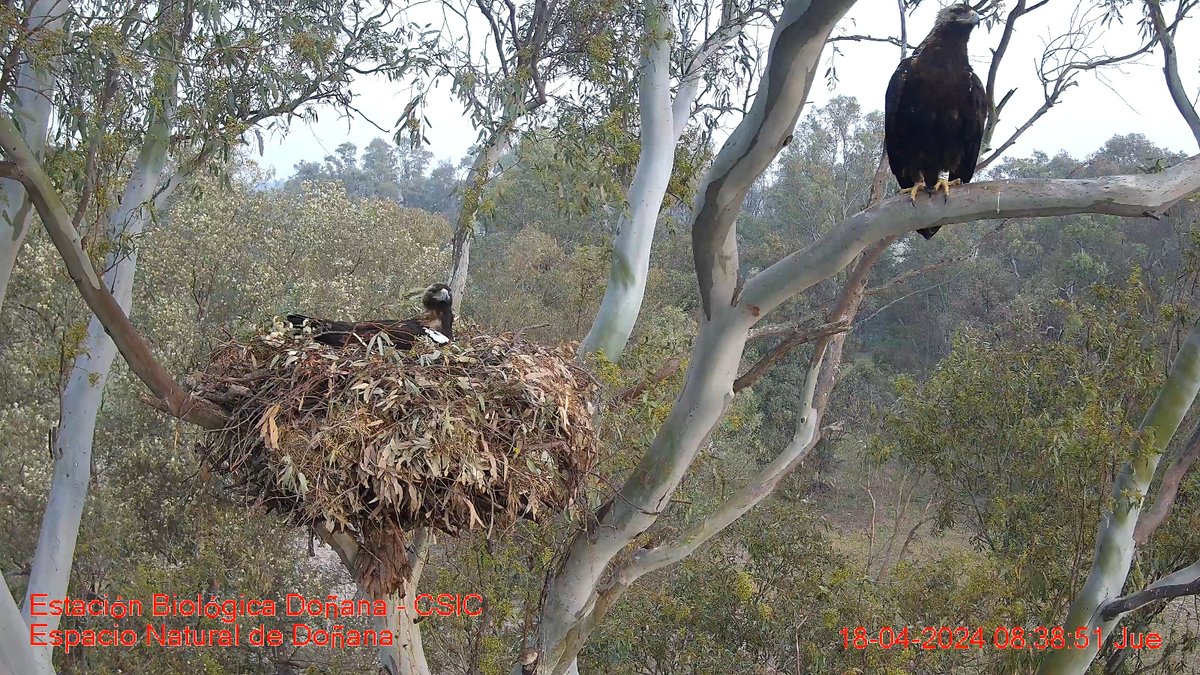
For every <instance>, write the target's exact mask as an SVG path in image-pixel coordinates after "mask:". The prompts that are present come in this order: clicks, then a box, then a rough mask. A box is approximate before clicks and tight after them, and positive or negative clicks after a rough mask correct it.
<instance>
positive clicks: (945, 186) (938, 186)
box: [933, 178, 962, 199]
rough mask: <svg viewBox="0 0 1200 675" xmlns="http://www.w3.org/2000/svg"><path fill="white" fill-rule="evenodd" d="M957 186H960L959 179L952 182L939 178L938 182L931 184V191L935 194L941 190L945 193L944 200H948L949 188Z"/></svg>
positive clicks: (960, 180) (960, 181)
mask: <svg viewBox="0 0 1200 675" xmlns="http://www.w3.org/2000/svg"><path fill="white" fill-rule="evenodd" d="M958 185H962V179H960V178H955V179H954V180H946V179H945V178H939V179H938V182H936V183H934V184H933V191H934V192H937V191H939V190H941V191H942V192H945V193H946V199H949V198H950V188H952V187H955V186H958Z"/></svg>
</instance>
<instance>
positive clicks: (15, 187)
mask: <svg viewBox="0 0 1200 675" xmlns="http://www.w3.org/2000/svg"><path fill="white" fill-rule="evenodd" d="M70 8H71V6H70V2H69V1H68V0H34V1H32V2H29V3H27V4H26V6H24V7H23V10H24V16H22V17H20V18H21V19H22V20H21V21H20V22H19V24H18V25H17V26H14V27H13V28H10V29H8V30H7V31H6V32H5V35H4V40H3V42H4V45H5V47H6V49H5V54H6V57H5V60H4V63H5V64H7V65H6V68H5V73H4V79H5V80H11V84H10V85H9V86H6V87H5V88H4V91H3V92H0V93H3V95H4V96H5V100H4V103H5V105H6V107H7V109H8V111H9V112H10V114H11V115H12V118H13V121H14V122H15V123H16V124H17V127H18V128H19V129H20V130H21V137H22V138H23V139H24V140H25V142H26V143H27V144H28V145H29V147H30V149H31V150H33V152H34V154H36V155H37V156H39V157H41V156H42V151H43V149H44V148H45V145H46V132H47V130H48V128H49V125H50V111H51V108H52V107H53V106H52V103H51V95H52V93H53V91H54V89H55V85H56V83H57V81H58V78H57V72H56V70H57V68H56V62H57V60H58V56H57V55H58V54H60V53H61V50H62V43H63V42H64V39H63V38H64V36H63V28H64V24H65V20H66V16H67V14H68V13H69V12H70ZM14 70H15V71H16V77H15V79H13V78H12V73H13V71H14ZM3 189H4V203H3V205H2V208H3V210H4V213H3V216H0V306H3V304H4V296H5V294H6V291H7V290H8V280H9V278H10V277H11V275H12V270H13V266H14V265H15V264H16V261H17V251H19V250H20V249H21V244H23V243H24V242H25V237H26V236H27V235H28V234H29V226H30V222H31V220H32V216H33V207H32V205H31V204H30V202H29V199H28V197H26V196H25V190H24V188H22V187H21V186H20V185H19V184H18V183H14V182H12V181H8V182H6V183H5V184H4V186H3Z"/></svg>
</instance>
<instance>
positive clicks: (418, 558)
mask: <svg viewBox="0 0 1200 675" xmlns="http://www.w3.org/2000/svg"><path fill="white" fill-rule="evenodd" d="M314 529H315V531H316V532H317V534H318V535H320V537H321V539H322V540H323V541H324V542H325V543H326V544H328V545H329V546H330V548H332V549H333V550H334V552H335V553H337V555H338V557H339V558H341V560H342V564H343V565H344V566H345V567H346V569H347V570H348V571H349V572H350V575H351V576H354V574H355V570H357V569H358V556H359V554H360V553H361V552H362V548H361V547H359V545H358V543H357V542H355V541H354V538H353V537H351V536H350V535H349V534H347V533H345V532H333V531H332V530H329V529H328V528H324V527H318V528H314ZM432 543H433V542H432V535H431V534H430V533H429V530H428V529H424V528H422V529H419V530H417V532H416V534H415V535H414V537H413V542H412V545H411V550H410V552H409V568H410V569H411V570H412V573H411V574H410V575H409V578H408V580H407V581H405V583H404V588H403V595H401V594H400V593H389V594H387V595H385V596H383V598H382V599H383V600H385V601H386V602H387V605H388V608H389V609H390V610H391V611H389V612H388V614H387V615H386V616H378V617H374V619H373V621H374V623H375V629H376V630H380V631H382V630H387V631H390V632H391V634H392V636H393V640H392V645H391V646H384V645H380V646H379V665H380V670H381V671H382V672H383V673H386V674H387V675H430V670H429V663H428V662H426V660H425V648H424V647H423V646H422V644H421V625H420V624H419V623H417V621H418V619H419V618H420V617H418V616H417V613H416V597H417V585H418V584H419V583H420V581H421V573H422V572H423V571H424V569H425V560H426V559H427V558H428V556H429V547H430V545H431V544H432ZM359 590H360V591H362V589H361V587H360V589H359ZM376 599H378V596H376ZM401 604H403V605H404V611H403V612H401V611H399V607H400V605H401Z"/></svg>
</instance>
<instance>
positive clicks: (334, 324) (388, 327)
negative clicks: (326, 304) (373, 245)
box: [287, 284, 454, 349]
mask: <svg viewBox="0 0 1200 675" xmlns="http://www.w3.org/2000/svg"><path fill="white" fill-rule="evenodd" d="M421 304H422V305H424V306H425V311H423V312H421V313H420V314H418V315H416V316H414V317H410V318H408V319H377V320H374V321H334V320H332V319H314V318H312V317H308V316H304V315H302V314H288V316H287V320H288V322H289V323H291V324H292V325H293V326H295V327H296V328H301V327H307V328H308V329H309V330H311V331H312V336H313V339H314V340H316V341H317V342H320V343H321V344H326V345H330V346H332V347H345V346H346V345H348V344H364V343H366V342H367V341H368V340H370V339H371V338H373V337H375V336H376V335H378V334H379V333H386V334H387V336H388V338H390V339H391V341H392V344H393V345H395V347H396V349H411V348H412V346H413V344H414V343H415V342H416V341H417V339H418V338H420V337H421V336H425V337H428V338H429V339H430V340H433V342H434V343H436V344H439V345H444V344H447V343H449V342H450V341H451V340H453V339H454V297H453V295H452V294H451V293H450V287H449V286H447V285H446V284H434V285H432V286H430V287H429V288H427V289H425V293H424V295H422V296H421Z"/></svg>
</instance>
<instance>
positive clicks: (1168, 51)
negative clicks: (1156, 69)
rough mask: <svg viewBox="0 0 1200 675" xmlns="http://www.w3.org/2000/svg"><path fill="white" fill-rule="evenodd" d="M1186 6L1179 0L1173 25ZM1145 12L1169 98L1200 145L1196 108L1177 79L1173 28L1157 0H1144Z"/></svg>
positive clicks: (1185, 2) (1185, 9) (1180, 81)
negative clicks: (1160, 55) (1159, 54)
mask: <svg viewBox="0 0 1200 675" xmlns="http://www.w3.org/2000/svg"><path fill="white" fill-rule="evenodd" d="M1187 8H1188V4H1187V1H1186V0H1180V2H1179V11H1178V13H1177V16H1176V19H1175V22H1174V25H1175V26H1178V25H1179V21H1180V20H1181V19H1182V18H1183V15H1184V14H1185V13H1186V12H1187ZM1146 12H1147V14H1149V16H1150V22H1151V25H1152V26H1153V27H1154V36H1155V39H1156V40H1158V42H1159V44H1161V45H1162V50H1163V75H1164V76H1165V77H1166V80H1167V91H1169V92H1171V100H1172V101H1174V102H1175V107H1176V108H1178V109H1179V114H1180V115H1182V116H1183V119H1184V121H1185V122H1187V125H1188V128H1189V129H1191V130H1192V136H1193V137H1194V138H1195V139H1196V144H1197V145H1200V115H1197V114H1196V108H1195V107H1193V106H1192V101H1191V99H1190V98H1189V97H1188V95H1187V92H1186V91H1184V89H1183V80H1181V79H1179V57H1178V55H1177V54H1176V52H1175V30H1174V29H1173V28H1168V27H1167V21H1166V19H1165V18H1164V17H1163V13H1162V5H1161V4H1160V3H1159V0H1146Z"/></svg>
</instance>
